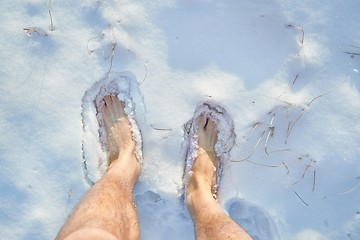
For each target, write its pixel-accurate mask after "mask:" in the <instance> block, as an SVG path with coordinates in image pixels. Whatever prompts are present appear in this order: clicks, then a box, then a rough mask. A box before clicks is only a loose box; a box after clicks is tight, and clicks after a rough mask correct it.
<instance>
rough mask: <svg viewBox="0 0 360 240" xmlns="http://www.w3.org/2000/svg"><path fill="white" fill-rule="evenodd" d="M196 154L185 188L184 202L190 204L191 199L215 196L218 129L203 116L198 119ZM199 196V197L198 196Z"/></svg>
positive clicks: (210, 120) (211, 121)
mask: <svg viewBox="0 0 360 240" xmlns="http://www.w3.org/2000/svg"><path fill="white" fill-rule="evenodd" d="M197 135H198V145H199V149H198V154H197V157H196V159H195V161H194V165H193V167H192V169H191V176H190V179H189V183H188V186H187V188H186V198H187V199H186V200H187V202H188V204H191V201H192V198H193V197H195V198H197V197H198V196H201V197H207V198H208V197H210V198H213V197H214V195H216V192H215V184H216V170H217V169H216V166H217V162H218V158H217V156H216V152H215V144H216V142H217V135H218V129H217V125H216V123H215V122H214V121H213V120H212V119H210V118H208V117H206V116H203V115H200V116H199V119H198V129H197ZM199 194H200V195H199Z"/></svg>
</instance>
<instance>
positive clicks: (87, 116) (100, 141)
mask: <svg viewBox="0 0 360 240" xmlns="http://www.w3.org/2000/svg"><path fill="white" fill-rule="evenodd" d="M109 96H110V98H111V99H113V100H119V101H118V103H119V104H120V105H119V104H117V105H116V106H117V107H120V108H121V109H118V110H119V111H114V112H118V113H119V114H120V115H121V116H122V117H124V115H125V116H126V117H127V119H128V121H129V122H130V125H131V132H132V138H133V140H134V141H135V144H136V157H137V159H138V161H140V163H142V162H143V156H142V139H141V134H140V130H139V127H138V124H137V121H136V119H139V118H138V117H139V114H137V112H138V111H135V102H136V103H137V105H136V107H137V110H138V108H139V107H141V105H142V104H141V103H142V97H141V94H140V91H139V85H138V82H137V81H136V79H135V77H134V76H133V75H132V74H131V73H128V72H125V73H118V74H111V75H109V76H108V77H107V78H105V79H102V80H100V81H98V82H96V83H95V84H94V85H93V86H92V87H91V88H90V89H89V90H88V91H86V93H85V95H84V97H83V104H82V122H83V144H82V150H83V159H84V172H85V178H86V180H87V181H88V183H89V184H90V185H93V184H94V182H96V181H98V180H99V179H100V177H101V176H102V175H103V174H104V173H105V171H106V169H107V167H108V165H109V162H108V161H109V159H110V160H111V158H113V157H114V156H111V155H114V154H115V155H116V151H115V152H114V151H113V148H112V145H111V142H109V139H110V136H107V134H106V125H108V124H109V121H110V122H111V119H107V118H106V117H105V118H104V116H103V108H104V105H105V104H106V101H105V99H108V101H109V100H110V98H109ZM122 109H123V110H122ZM120 115H119V117H120ZM104 119H105V120H104ZM116 120H117V119H116Z"/></svg>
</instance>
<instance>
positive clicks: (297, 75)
mask: <svg viewBox="0 0 360 240" xmlns="http://www.w3.org/2000/svg"><path fill="white" fill-rule="evenodd" d="M298 77H299V74H296V76H295V79H294V81H293V83H292V84H293V85H294V84H295V82H296V80H297V79H298Z"/></svg>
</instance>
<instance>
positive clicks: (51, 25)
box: [49, 0, 55, 32]
mask: <svg viewBox="0 0 360 240" xmlns="http://www.w3.org/2000/svg"><path fill="white" fill-rule="evenodd" d="M49 17H50V31H52V32H53V31H54V30H55V28H54V21H53V17H52V14H51V0H49Z"/></svg>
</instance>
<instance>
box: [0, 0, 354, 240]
mask: <svg viewBox="0 0 360 240" xmlns="http://www.w3.org/2000/svg"><path fill="white" fill-rule="evenodd" d="M359 9H360V2H359V1H357V0H344V1H335V0H327V1H325V0H319V1H310V0H304V1H290V0H261V1H260V0H247V1H235V0H225V1H213V0H199V1H190V0H186V1H175V0H169V1H161V0H153V1H145V0H144V1H142V0H139V1H130V0H127V1H126V0H117V1H114V0H108V1H103V0H98V1H94V0H92V1H90V0H81V1H69V0H64V1H58V0H52V1H51V2H50V1H48V0H28V1H13V0H4V1H3V2H2V6H1V8H0V16H1V20H2V24H1V27H0V28H1V34H0V59H1V61H0V76H1V77H0V81H1V85H0V88H1V95H0V106H1V111H0V136H1V138H0V176H1V179H2V180H1V181H0V194H1V201H0V232H1V239H52V238H54V237H55V235H56V233H57V231H58V230H59V228H60V227H61V226H62V224H63V223H64V221H65V219H66V217H67V216H68V214H69V213H70V212H71V210H72V208H73V207H74V205H75V204H76V203H77V202H78V201H79V199H80V198H81V196H82V195H83V194H84V192H85V191H87V190H88V189H89V187H90V186H89V184H88V181H86V178H85V174H84V165H83V160H84V159H83V152H82V141H83V140H84V139H83V136H84V135H83V125H82V117H81V114H82V111H83V109H82V105H83V104H84V102H83V97H84V95H85V92H86V91H87V90H89V89H90V88H91V86H93V84H94V83H95V82H97V81H99V80H101V79H104V78H106V77H107V76H108V75H109V74H110V73H112V72H123V71H128V72H131V73H132V74H133V75H134V76H135V77H136V79H137V81H138V83H139V90H140V93H141V95H142V97H141V99H142V102H141V103H137V104H139V105H142V106H143V108H144V111H143V113H142V114H141V115H142V116H141V118H142V119H140V120H139V119H137V120H138V121H139V127H140V129H141V131H142V135H143V147H144V149H143V155H144V168H143V173H142V176H141V178H140V181H139V183H138V185H137V187H136V189H135V195H136V202H137V208H138V211H139V217H140V224H141V239H193V238H194V234H193V230H192V228H193V227H192V223H191V219H190V217H189V215H188V213H187V211H186V209H185V207H184V205H183V202H182V201H181V199H180V198H179V196H178V191H179V189H180V188H181V186H182V175H183V166H184V159H182V157H181V146H182V142H183V136H184V132H183V125H184V124H185V123H186V122H187V121H188V120H189V119H190V118H191V117H192V116H193V114H194V110H195V108H196V106H197V105H198V104H199V103H200V102H202V101H205V100H214V101H216V102H219V103H221V104H222V106H225V108H226V110H227V111H228V113H229V114H230V115H231V116H232V118H233V120H234V124H235V131H236V133H237V139H236V146H234V148H233V149H232V151H231V158H230V159H231V160H232V161H233V162H231V163H230V164H229V165H228V167H227V168H225V169H224V175H223V179H222V183H221V186H220V193H219V201H220V203H221V204H222V206H224V208H225V210H226V211H227V212H228V213H229V214H230V216H232V217H233V218H234V219H235V220H236V221H239V222H240V223H241V224H242V225H243V226H244V227H245V228H246V229H247V230H248V231H249V232H250V234H251V235H252V236H253V237H254V239H294V240H301V239H307V240H320V239H321V240H322V239H350V240H351V239H352V240H354V239H360V205H359V202H360V164H359V156H360V124H359V123H358V121H359V119H360V93H359V89H360V75H359V68H360V56H359V54H360V29H359V27H358V25H359V23H360V15H359ZM49 12H50V13H51V16H50V14H49ZM51 20H52V21H51ZM51 23H52V24H51ZM159 129H162V130H159ZM94 154H98V156H100V155H101V154H102V153H101V149H98V151H94Z"/></svg>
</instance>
